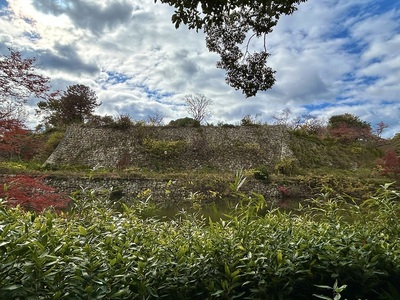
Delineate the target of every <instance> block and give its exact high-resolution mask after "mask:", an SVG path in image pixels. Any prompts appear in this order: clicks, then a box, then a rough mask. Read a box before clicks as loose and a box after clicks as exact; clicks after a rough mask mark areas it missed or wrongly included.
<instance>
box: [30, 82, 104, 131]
mask: <svg viewBox="0 0 400 300" xmlns="http://www.w3.org/2000/svg"><path fill="white" fill-rule="evenodd" d="M57 96H58V95H57ZM99 105H100V104H99V103H97V96H96V93H95V92H94V91H93V90H92V89H91V88H90V87H88V86H85V85H82V84H75V85H71V86H68V88H67V90H66V91H64V92H63V94H62V95H61V96H59V97H52V98H49V99H48V100H47V101H39V102H38V104H37V106H38V109H37V113H38V114H44V115H45V116H44V124H45V126H46V127H47V128H51V127H63V126H67V125H71V124H74V123H80V124H83V123H84V122H85V121H87V120H89V119H90V118H91V117H92V116H93V113H94V110H95V108H96V107H98V106H99Z"/></svg>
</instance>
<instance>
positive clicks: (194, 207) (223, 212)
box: [149, 199, 302, 221]
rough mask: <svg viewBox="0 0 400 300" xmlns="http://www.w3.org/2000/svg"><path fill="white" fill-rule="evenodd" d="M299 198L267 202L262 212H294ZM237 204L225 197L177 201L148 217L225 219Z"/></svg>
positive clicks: (164, 205) (163, 205) (236, 201)
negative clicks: (201, 202) (206, 200)
mask: <svg viewBox="0 0 400 300" xmlns="http://www.w3.org/2000/svg"><path fill="white" fill-rule="evenodd" d="M301 201H302V200H301V199H289V200H285V201H279V202H268V203H267V205H266V207H267V209H265V210H263V212H264V213H267V212H268V209H274V208H278V209H279V211H281V212H286V213H289V212H295V211H296V210H297V208H298V206H299V203H300V202H301ZM237 205H239V202H238V200H232V199H225V200H219V201H217V202H212V203H208V204H202V205H199V204H193V203H188V202H184V203H179V204H162V205H158V206H157V209H156V210H155V211H154V212H153V213H152V214H151V215H149V217H157V218H162V219H166V220H174V219H177V218H179V217H181V216H182V215H192V216H196V217H197V218H205V219H206V220H208V219H209V218H210V219H211V220H212V221H218V220H220V219H222V220H227V219H229V217H228V216H229V215H232V212H233V211H234V210H235V207H236V206H237Z"/></svg>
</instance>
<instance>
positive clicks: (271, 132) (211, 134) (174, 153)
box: [46, 126, 292, 171]
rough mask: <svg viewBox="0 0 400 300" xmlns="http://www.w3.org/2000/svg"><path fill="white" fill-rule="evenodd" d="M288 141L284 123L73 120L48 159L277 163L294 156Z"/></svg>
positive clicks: (145, 164) (180, 164)
mask: <svg viewBox="0 0 400 300" xmlns="http://www.w3.org/2000/svg"><path fill="white" fill-rule="evenodd" d="M288 141H289V135H288V132H287V131H286V130H285V128H284V127H281V126H240V127H199V128H185V127H179V128H174V127H168V126H165V127H149V126H136V127H133V128H131V129H127V130H117V129H109V128H108V129H105V128H87V127H81V126H71V127H69V128H68V130H67V131H66V133H65V136H64V138H63V139H62V140H61V142H60V144H59V145H58V147H57V148H56V150H55V151H54V152H53V153H52V155H51V156H50V157H49V158H48V159H47V161H46V164H60V165H68V164H69V165H86V166H90V167H94V166H103V167H108V168H121V169H123V168H129V167H138V168H146V169H149V170H166V169H167V170H168V169H169V168H170V169H174V170H179V169H201V168H213V169H218V170H227V171H234V170H237V169H238V168H240V167H243V168H252V167H256V166H259V165H261V164H264V165H267V166H273V165H274V163H275V162H276V161H277V160H279V159H281V158H284V157H287V156H292V152H291V150H290V148H289V145H288Z"/></svg>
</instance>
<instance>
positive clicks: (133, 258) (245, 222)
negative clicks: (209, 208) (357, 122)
mask: <svg viewBox="0 0 400 300" xmlns="http://www.w3.org/2000/svg"><path fill="white" fill-rule="evenodd" d="M238 197H239V198H238V201H237V205H236V206H235V207H234V208H233V209H232V211H231V212H230V213H229V214H228V215H227V218H226V219H225V220H218V221H211V220H206V219H204V218H201V217H199V216H198V215H192V214H187V213H184V214H181V215H180V216H178V218H175V219H173V220H165V219H163V218H159V217H157V218H154V217H149V214H150V213H151V211H152V210H153V209H154V207H152V206H151V205H150V206H149V205H148V202H146V201H145V199H137V201H136V202H135V205H133V206H126V205H123V206H122V207H120V206H118V207H116V206H115V205H116V204H114V203H112V202H111V201H110V200H109V198H108V197H107V195H106V194H103V196H101V195H100V194H97V195H96V193H93V192H91V191H87V193H81V194H80V195H79V197H78V196H77V197H75V198H74V200H73V201H74V203H73V205H72V207H71V211H70V212H68V213H66V214H61V215H57V214H55V213H53V212H51V211H47V212H44V213H42V214H35V213H32V212H24V211H22V210H20V209H9V208H7V206H5V205H4V204H2V205H1V206H0V228H1V229H0V265H1V266H2V268H1V270H0V298H4V299H6V298H10V299H27V298H30V297H34V298H37V299H158V298H164V299H238V298H239V299H267V300H268V299H315V298H316V296H319V297H322V296H325V297H328V296H331V295H332V294H331V291H330V290H328V289H327V287H332V288H339V287H343V289H340V290H339V292H340V293H341V294H342V296H343V297H344V298H347V299H396V298H395V297H396V296H397V295H399V292H400V290H399V286H398V284H397V283H398V281H399V280H400V260H399V257H400V243H399V240H398V238H399V234H400V227H399V223H398V222H396V220H397V219H398V217H399V216H400V206H399V203H400V193H399V192H398V191H396V190H393V189H392V187H391V186H390V185H386V186H384V187H383V188H381V189H380V190H378V191H377V192H376V194H375V195H374V196H373V197H370V198H369V199H367V200H366V201H364V202H363V203H362V204H356V203H357V202H358V201H356V199H355V201H353V202H354V203H349V202H348V201H343V199H342V198H340V197H332V196H331V195H329V194H324V195H322V196H321V197H318V198H316V199H314V200H313V202H312V203H310V206H303V207H300V208H299V209H300V212H301V214H292V213H282V212H280V211H278V210H276V209H273V208H270V207H266V206H265V202H264V199H263V197H262V196H260V195H257V194H253V196H252V197H251V198H249V197H247V196H244V195H241V194H240V193H239V194H238ZM311 204H312V205H311ZM121 208H122V210H121ZM337 282H338V284H337ZM321 287H322V288H321ZM337 291H338V290H337ZM313 295H316V296H313ZM391 297H392V298H391ZM324 299H327V298H324Z"/></svg>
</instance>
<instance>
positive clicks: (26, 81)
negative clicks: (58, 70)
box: [0, 49, 50, 119]
mask: <svg viewBox="0 0 400 300" xmlns="http://www.w3.org/2000/svg"><path fill="white" fill-rule="evenodd" d="M9 51H10V55H9V56H6V55H1V56H0V119H7V118H18V116H20V115H21V112H22V111H23V106H24V105H25V104H26V102H27V101H28V99H29V97H30V96H34V97H38V98H42V99H47V98H48V97H49V96H50V95H49V90H50V85H49V82H50V80H49V78H47V77H44V76H42V75H40V74H39V73H38V72H37V70H36V68H35V58H27V59H23V58H22V57H21V53H20V52H18V51H14V50H12V49H9Z"/></svg>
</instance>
